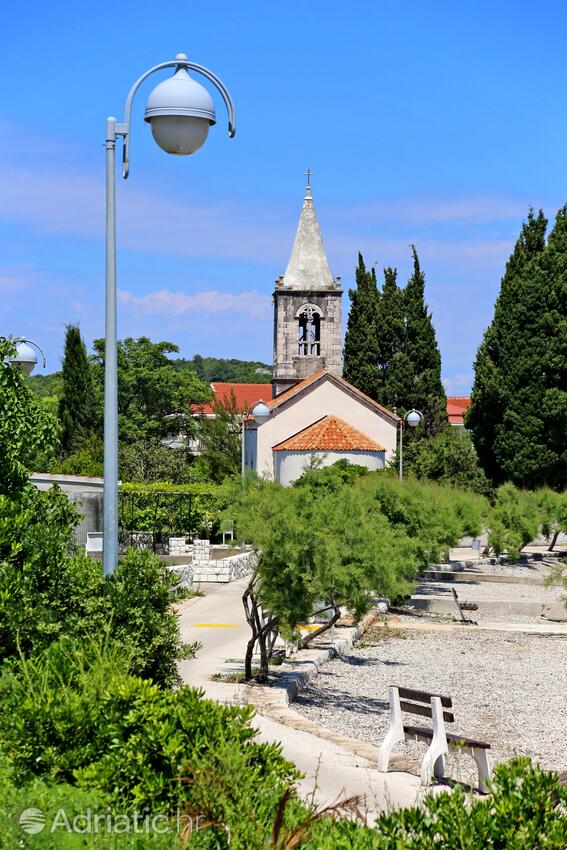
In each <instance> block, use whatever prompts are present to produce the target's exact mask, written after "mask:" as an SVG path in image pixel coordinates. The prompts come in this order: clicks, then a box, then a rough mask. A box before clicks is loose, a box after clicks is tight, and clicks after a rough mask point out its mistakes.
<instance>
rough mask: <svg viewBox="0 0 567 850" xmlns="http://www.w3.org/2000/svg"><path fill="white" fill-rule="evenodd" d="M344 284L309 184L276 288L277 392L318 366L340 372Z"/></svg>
mask: <svg viewBox="0 0 567 850" xmlns="http://www.w3.org/2000/svg"><path fill="white" fill-rule="evenodd" d="M342 294H343V293H342V289H341V283H340V278H337V279H336V280H334V279H333V276H332V274H331V270H330V268H329V263H328V262H327V257H326V255H325V248H324V246H323V239H322V238H321V231H320V229H319V222H318V220H317V213H316V211H315V205H314V203H313V198H312V196H311V187H310V185H309V183H308V184H307V191H306V193H305V198H304V199H303V207H302V209H301V214H300V216H299V223H298V225H297V231H296V234H295V240H294V243H293V248H292V250H291V256H290V258H289V262H288V264H287V268H286V270H285V274H283V275H280V277H279V278H277V279H276V289H275V292H274V376H273V380H272V388H273V394H274V395H278V394H279V393H281V392H283V391H284V390H286V389H288V388H289V387H291V386H293V385H294V384H295V383H297V382H298V381H302V380H303V379H304V378H307V377H309V375H312V374H313V373H314V372H318V371H319V370H320V369H328V370H329V371H331V372H336V373H337V374H340V373H341V365H342V322H341V308H342Z"/></svg>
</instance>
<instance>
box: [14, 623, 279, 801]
mask: <svg viewBox="0 0 567 850" xmlns="http://www.w3.org/2000/svg"><path fill="white" fill-rule="evenodd" d="M128 668H129V659H128V657H127V656H126V655H125V654H124V653H123V652H121V650H120V648H119V647H118V646H117V645H113V644H109V645H107V646H103V647H100V646H98V645H97V643H96V642H95V641H90V642H86V641H82V642H78V641H75V640H72V639H69V638H63V639H62V640H61V641H59V642H58V643H56V644H53V645H52V646H50V647H49V648H48V649H46V650H45V651H44V652H43V653H42V654H41V655H38V656H35V657H33V658H31V659H24V658H20V659H18V660H14V661H12V662H9V663H8V664H6V665H5V666H4V672H3V675H2V677H1V678H0V700H1V703H2V708H3V711H2V713H1V714H0V749H1V750H2V751H3V752H4V753H5V755H6V757H7V758H8V759H9V761H10V763H11V765H12V767H13V770H14V773H15V777H16V779H17V780H18V781H20V782H22V781H25V780H29V779H30V778H32V777H33V776H40V777H45V778H46V779H49V780H50V781H66V782H71V783H75V782H76V783H78V784H79V785H80V786H81V787H84V788H89V789H92V790H94V791H98V792H101V793H102V794H103V795H104V796H105V797H106V798H107V799H108V800H111V801H113V802H120V804H121V805H123V806H133V807H135V808H137V809H138V810H143V809H144V807H146V806H147V807H149V808H150V809H151V810H153V811H162V812H171V811H174V810H175V808H176V807H177V806H178V805H181V804H182V803H187V804H188V805H191V803H192V802H195V801H196V800H197V798H196V797H195V794H194V791H193V787H194V785H195V781H194V779H195V777H194V772H196V771H197V772H198V771H200V774H201V775H203V776H204V775H205V774H206V773H207V772H209V773H210V772H211V771H213V770H216V771H221V773H222V775H223V777H224V778H225V780H226V777H227V773H226V769H225V767H223V765H224V763H225V762H226V766H228V764H229V761H230V759H232V763H233V764H236V763H237V762H238V764H239V767H238V771H243V772H244V773H246V771H248V772H249V775H248V777H247V780H248V781H249V782H252V781H257V785H258V788H257V791H259V788H260V787H262V786H265V787H266V789H268V788H271V789H272V790H271V792H270V793H272V792H273V793H274V795H276V791H277V792H279V793H280V794H281V793H283V789H284V787H285V783H286V782H289V781H290V780H291V779H292V778H294V777H295V776H296V771H295V770H294V769H293V767H292V766H291V765H290V764H289V763H288V762H286V761H285V760H284V759H283V758H282V757H281V754H280V751H279V748H278V747H277V746H275V745H262V744H256V743H255V742H253V740H252V739H253V737H254V736H255V734H256V732H255V730H254V729H252V727H251V726H250V719H251V717H252V715H253V709H252V708H251V707H250V706H247V707H238V706H230V707H228V706H223V705H221V704H219V703H216V702H213V701H210V700H204V699H203V698H202V696H201V693H200V692H199V691H197V690H196V689H192V688H187V687H182V688H180V689H179V690H177V691H169V690H163V689H162V688H159V687H157V686H156V685H154V684H153V683H152V682H150V681H148V680H147V679H140V678H137V677H134V676H131V675H130V674H129V673H128ZM223 771H224V772H223ZM238 771H236V768H235V774H234V777H233V779H234V781H236V779H237V773H238ZM181 778H185V779H186V780H188V781H186V782H183V781H180V779H181ZM254 778H255V779H254ZM189 780H191V781H189ZM243 781H244V780H243ZM195 793H196V792H195ZM276 796H277V795H276Z"/></svg>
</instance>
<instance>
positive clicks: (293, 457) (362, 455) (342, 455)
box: [274, 451, 384, 487]
mask: <svg viewBox="0 0 567 850" xmlns="http://www.w3.org/2000/svg"><path fill="white" fill-rule="evenodd" d="M274 458H275V459H274V465H275V478H276V481H279V483H280V484H283V486H284V487H287V486H288V485H289V484H292V483H293V482H294V481H296V480H297V479H298V478H300V477H301V475H303V473H304V472H305V470H306V468H307V467H308V466H309V464H310V463H311V462H312V459H313V458H317V460H318V462H319V463H320V465H321V467H323V466H332V465H333V464H334V463H336V462H337V461H338V460H348V461H349V463H356V464H358V465H359V466H365V467H366V468H367V469H370V470H371V471H374V470H376V469H383V468H384V452H356V451H353V452H323V451H321V452H319V451H305V452H286V451H282V452H274Z"/></svg>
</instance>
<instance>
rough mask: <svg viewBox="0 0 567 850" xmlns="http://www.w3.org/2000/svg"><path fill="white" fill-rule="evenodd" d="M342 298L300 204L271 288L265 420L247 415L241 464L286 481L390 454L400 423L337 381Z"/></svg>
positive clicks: (371, 465) (309, 212)
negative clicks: (271, 331) (288, 252)
mask: <svg viewBox="0 0 567 850" xmlns="http://www.w3.org/2000/svg"><path fill="white" fill-rule="evenodd" d="M342 295H343V290H342V288H341V281H340V278H338V277H337V278H333V276H332V274H331V270H330V268H329V264H328V261H327V257H326V254H325V249H324V245H323V239H322V237H321V232H320V228H319V223H318V220H317V213H316V210H315V205H314V203H313V197H312V194H311V187H310V186H309V184H308V185H307V191H306V194H305V198H304V200H303V206H302V209H301V213H300V217H299V223H298V226H297V231H296V234H295V239H294V243H293V247H292V251H291V256H290V259H289V262H288V265H287V268H286V271H285V273H284V274H283V275H281V276H280V277H279V278H277V279H276V286H275V291H274V296H273V299H274V361H273V364H274V371H273V379H272V387H271V395H272V398H271V399H267V398H266V397H264V398H262V400H263V401H264V402H265V403H266V405H267V407H268V409H269V410H270V416H269V418H268V419H267V420H266V421H265V422H263V423H262V424H261V425H257V424H256V423H255V422H254V420H253V419H252V417H250V418H249V420H248V422H247V427H246V437H245V452H244V458H245V465H246V467H248V468H249V469H252V470H254V471H255V472H257V473H258V474H259V475H262V476H266V477H268V478H273V479H275V480H276V481H279V482H280V483H282V484H290V483H292V482H293V481H294V480H295V479H297V478H299V477H300V475H301V474H302V472H303V471H304V470H305V469H306V468H308V467H310V466H312V465H313V464H315V465H317V466H326V465H330V464H333V463H335V462H336V461H337V460H341V459H346V460H348V461H350V462H351V463H358V464H361V465H363V466H366V467H367V468H368V469H381V468H383V467H384V466H385V465H386V463H387V462H388V460H389V459H390V457H391V456H392V455H393V453H394V452H395V450H396V441H397V428H398V423H399V418H398V416H396V414H395V413H393V412H392V411H390V410H387V409H386V408H385V407H382V405H380V404H378V403H377V402H375V401H374V400H373V399H370V398H369V397H368V396H366V395H364V393H362V392H360V391H359V390H358V389H356V388H355V387H353V386H352V385H351V384H349V383H347V381H345V380H344V379H343V378H342V377H341V372H342Z"/></svg>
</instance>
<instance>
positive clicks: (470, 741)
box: [404, 726, 490, 750]
mask: <svg viewBox="0 0 567 850" xmlns="http://www.w3.org/2000/svg"><path fill="white" fill-rule="evenodd" d="M404 732H407V733H408V735H415V736H416V737H417V738H423V739H425V740H427V741H430V740H431V739H432V738H433V729H428V728H427V727H426V726H404ZM447 741H448V742H449V743H451V744H453V746H455V747H459V746H461V747H476V748H477V749H480V750H489V749H490V744H487V743H486V741H476V740H475V739H474V738H467V737H466V736H465V735H453V734H449V733H447Z"/></svg>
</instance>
